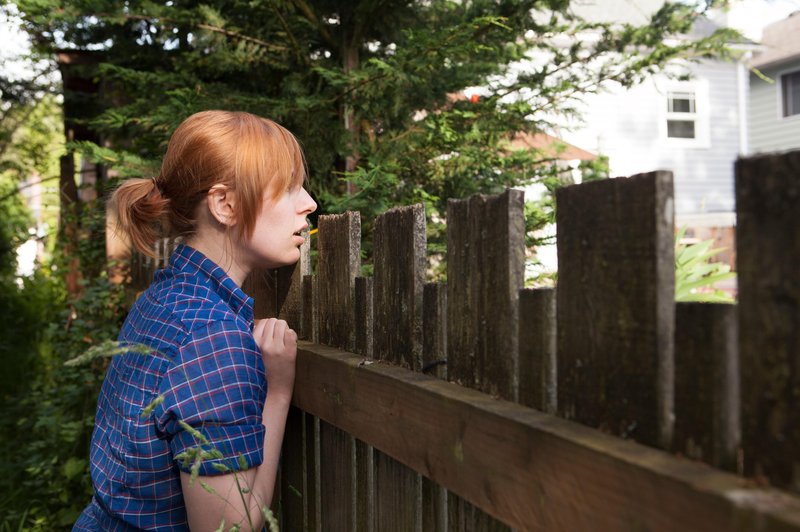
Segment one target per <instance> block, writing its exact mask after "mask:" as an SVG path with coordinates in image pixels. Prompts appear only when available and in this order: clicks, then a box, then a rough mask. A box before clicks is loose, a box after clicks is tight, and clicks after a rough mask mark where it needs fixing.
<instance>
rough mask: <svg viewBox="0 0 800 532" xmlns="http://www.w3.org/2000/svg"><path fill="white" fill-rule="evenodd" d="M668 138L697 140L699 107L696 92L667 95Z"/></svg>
mask: <svg viewBox="0 0 800 532" xmlns="http://www.w3.org/2000/svg"><path fill="white" fill-rule="evenodd" d="M667 137H669V138H673V139H694V138H697V107H696V98H695V93H694V92H689V91H684V92H668V93H667Z"/></svg>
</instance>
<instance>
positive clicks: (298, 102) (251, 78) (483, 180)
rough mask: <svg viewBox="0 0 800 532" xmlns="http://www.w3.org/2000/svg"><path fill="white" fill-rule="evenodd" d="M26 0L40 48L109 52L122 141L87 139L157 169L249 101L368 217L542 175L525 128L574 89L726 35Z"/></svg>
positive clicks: (460, 17) (432, 8) (389, 9)
mask: <svg viewBox="0 0 800 532" xmlns="http://www.w3.org/2000/svg"><path fill="white" fill-rule="evenodd" d="M19 5H20V9H21V10H22V11H23V12H24V13H25V20H26V23H27V25H28V27H29V29H30V31H32V32H34V33H35V34H36V35H39V36H40V39H39V41H38V42H39V43H40V46H42V47H45V48H46V47H47V43H48V39H50V42H51V46H54V45H55V43H54V40H55V38H54V35H56V33H59V34H63V39H64V41H65V42H68V43H71V44H73V45H74V46H75V47H77V48H94V49H98V48H101V49H103V58H104V63H103V64H102V65H100V66H99V69H98V70H97V71H96V72H95V74H93V75H95V76H98V77H101V78H102V79H103V80H104V86H105V87H107V88H106V90H105V92H104V96H105V101H104V102H103V103H101V104H96V106H95V110H94V113H90V115H88V116H87V120H89V121H90V124H91V125H92V127H93V128H94V129H95V130H96V131H97V132H98V133H100V134H101V135H102V136H103V138H104V139H105V140H106V141H107V142H108V143H110V144H111V145H112V146H113V149H114V151H115V152H116V154H114V153H113V152H111V151H109V149H108V148H102V149H101V148H90V147H88V146H87V145H85V144H84V145H82V146H81V149H83V150H86V151H90V152H92V153H93V155H94V156H95V157H100V158H102V159H104V160H105V162H107V163H108V164H109V165H110V166H113V167H114V168H115V169H117V170H118V171H120V172H121V173H123V174H124V175H131V174H144V175H147V173H149V172H153V171H154V169H155V168H157V167H158V164H157V160H158V159H159V158H160V157H161V155H162V154H163V151H164V147H165V145H166V140H167V138H168V136H169V134H170V132H171V131H172V130H173V129H174V128H175V126H177V124H178V123H179V122H180V121H181V120H182V119H183V118H185V117H186V116H188V115H189V114H191V113H193V112H196V111H200V110H204V109H209V108H217V109H236V110H245V111H251V112H254V113H257V114H261V115H264V116H269V117H272V118H274V119H276V120H278V121H279V122H281V123H283V124H284V125H286V126H287V127H289V129H291V130H292V131H293V132H295V133H296V134H297V136H298V137H299V138H300V140H301V142H302V143H303V145H304V149H305V152H306V155H307V160H308V166H309V169H310V175H311V179H310V184H311V188H312V190H313V192H315V194H316V195H317V197H318V198H320V199H321V200H322V202H321V203H322V207H323V209H324V210H325V211H326V212H341V211H343V210H346V209H351V210H359V211H361V213H362V218H363V219H364V220H371V219H374V217H375V215H377V214H379V213H380V212H383V211H384V210H385V209H386V208H387V207H388V206H393V205H405V204H410V203H415V202H418V201H422V202H423V203H425V205H426V208H427V209H428V211H429V213H433V212H436V213H438V215H439V216H440V217H441V216H443V215H444V213H445V206H446V205H445V202H446V199H447V198H452V197H465V196H468V195H470V194H473V193H476V192H482V193H493V192H497V191H499V190H501V189H502V188H504V187H507V186H517V185H526V184H530V183H534V182H540V181H542V180H545V179H548V177H549V176H550V175H552V174H553V173H554V172H555V170H553V168H552V166H553V163H554V162H555V161H554V156H553V154H546V153H541V152H537V151H536V150H520V151H515V152H512V151H511V150H509V149H507V146H508V143H509V141H511V140H512V138H513V137H514V135H515V134H516V133H518V132H531V133H533V132H538V131H548V130H550V129H552V127H553V126H554V125H557V124H559V123H560V121H561V120H562V119H564V118H570V117H574V116H575V115H576V111H575V109H576V106H575V104H576V102H577V101H578V100H579V99H580V98H581V96H582V95H586V94H589V93H593V92H597V91H599V90H602V86H603V84H604V83H618V84H621V85H623V86H630V85H633V84H635V83H638V82H640V81H642V80H643V79H644V78H646V77H647V76H649V75H651V74H653V73H656V72H662V71H664V70H665V67H666V65H668V64H670V63H671V62H674V60H676V59H684V60H687V61H695V60H698V59H701V58H703V57H708V56H712V55H717V56H720V55H721V56H724V55H725V54H727V53H728V52H727V51H726V50H725V48H724V42H725V41H727V40H730V39H731V38H732V37H733V35H732V34H731V33H730V32H727V31H720V32H718V33H716V34H714V35H713V36H711V37H708V38H704V39H700V40H696V41H680V40H678V41H672V42H677V44H667V42H668V41H667V40H666V38H667V37H669V36H674V35H678V34H687V33H688V30H689V29H690V28H691V25H692V24H693V22H694V21H695V20H696V19H697V17H698V16H700V15H701V14H702V12H703V10H705V9H707V8H708V7H709V6H708V5H706V3H702V4H700V5H699V6H697V5H691V4H690V3H674V4H672V3H670V4H665V5H664V6H663V7H662V8H661V9H660V10H658V11H657V12H656V13H655V14H654V15H653V17H652V20H651V22H650V24H647V25H644V26H642V27H633V26H629V25H621V26H620V25H611V24H599V23H591V24H590V23H587V22H585V21H582V20H580V19H578V18H577V17H575V16H574V15H573V12H572V10H571V8H570V5H569V2H567V1H564V0H545V1H541V0H523V1H517V2H495V1H490V0H474V1H471V2H452V1H449V0H433V1H424V2H423V1H408V0H390V1H383V2H375V1H373V0H358V1H342V0H297V1H293V2H278V1H274V0H269V1H265V2H258V3H240V2H235V1H232V0H220V1H219V2H216V3H215V4H213V5H212V4H196V3H192V2H188V1H185V0H179V1H175V2H168V3H161V4H158V3H152V2H147V1H144V0H131V1H130V2H125V3H124V4H120V3H119V2H114V1H112V0H70V1H69V2H67V1H66V0H22V1H21V2H20V3H19ZM588 34H591V35H593V37H592V38H586V35H588ZM530 58H534V59H533V60H530V61H529V62H528V63H527V66H526V67H525V68H523V69H520V68H518V66H519V65H520V61H523V60H528V59H530ZM536 58H538V59H536ZM675 75H679V76H680V75H681V72H680V71H677V73H676V74H675ZM470 87H483V89H482V94H483V97H482V98H481V99H480V100H479V101H477V102H473V101H469V100H467V99H465V98H464V97H463V91H465V90H467V89H469V88H470ZM550 221H552V219H551V220H550ZM364 229H365V230H364V236H365V240H367V241H368V240H369V239H368V235H369V226H365V228H364ZM432 233H433V234H434V236H435V234H436V231H432Z"/></svg>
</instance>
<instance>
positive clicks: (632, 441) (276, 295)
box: [246, 152, 800, 532]
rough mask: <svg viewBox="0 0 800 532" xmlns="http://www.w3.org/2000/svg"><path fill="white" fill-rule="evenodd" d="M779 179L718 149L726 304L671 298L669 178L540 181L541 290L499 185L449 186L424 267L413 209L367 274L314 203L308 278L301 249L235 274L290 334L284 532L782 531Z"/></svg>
mask: <svg viewBox="0 0 800 532" xmlns="http://www.w3.org/2000/svg"><path fill="white" fill-rule="evenodd" d="M798 176H800V152H792V153H786V154H778V155H769V156H759V157H754V158H750V159H743V160H740V161H738V162H737V165H736V197H737V205H738V225H737V250H736V256H737V261H738V268H737V269H738V283H739V294H740V299H739V304H738V305H720V304H700V303H681V304H677V305H676V304H675V302H674V255H673V254H674V251H673V250H674V247H673V246H674V241H673V239H674V227H673V183H672V175H671V173H669V172H654V173H650V174H642V175H637V176H633V177H630V178H618V179H612V180H605V181H600V182H592V183H586V184H581V185H575V186H571V187H567V188H565V189H561V190H559V191H558V193H557V196H556V200H557V213H558V220H557V222H558V225H557V227H558V229H557V231H558V235H557V236H558V260H559V276H558V285H557V288H555V289H524V288H523V287H522V284H523V279H522V272H523V260H524V255H523V252H524V247H523V246H524V223H523V222H524V220H523V197H522V193H521V192H518V191H507V192H505V193H503V194H500V195H498V196H475V197H472V198H469V199H465V200H451V201H450V203H449V205H448V212H447V238H448V247H447V249H448V256H447V283H425V271H424V268H425V245H426V243H425V227H424V213H423V209H422V207H421V206H411V207H402V208H397V209H392V210H390V211H388V212H387V213H385V214H383V215H382V216H381V217H379V218H378V219H377V220H376V222H375V239H374V276H373V277H369V278H365V277H359V275H358V274H359V270H360V248H359V245H360V236H361V235H360V218H359V215H358V213H346V214H343V215H336V216H323V217H321V218H320V223H319V235H318V237H317V238H318V239H317V248H318V254H317V262H316V268H315V270H316V274H315V275H311V267H310V261H309V244H308V242H307V244H306V245H305V246H304V248H303V254H302V259H301V261H300V263H299V264H298V265H297V266H295V267H293V268H290V269H285V270H280V271H276V272H256V273H255V274H254V275H253V276H251V278H250V279H249V280H248V282H247V284H246V290H247V291H248V293H250V294H251V295H253V296H254V297H256V301H257V314H258V315H259V316H262V317H263V316H267V315H281V316H283V317H285V318H286V319H287V320H288V321H289V322H290V324H291V325H292V326H293V327H294V328H295V329H296V330H298V331H299V333H300V335H301V338H304V339H305V340H307V341H306V342H303V343H302V345H301V349H300V352H299V354H298V374H297V381H296V391H295V397H294V407H293V409H292V411H291V413H290V418H289V422H288V425H287V432H286V441H285V444H284V453H283V457H284V458H283V464H282V469H281V473H280V483H281V488H282V489H281V490H280V508H281V520H282V524H283V527H284V529H285V530H309V531H322V530H324V531H329V530H332V531H338V530H348V531H349V530H357V531H362V530H365V531H366V530H375V531H381V532H383V531H394V530H397V531H413V530H425V531H428V530H432V531H443V530H475V531H488V530H509V529H510V528H511V527H513V528H514V529H519V530H548V531H549V530H570V531H571V530H614V531H616V530H709V531H711V530H714V531H717V530H793V531H800V498H798V497H797V496H796V495H795V494H794V492H797V491H800V371H798V368H800V335H798V331H800V268H798V267H797V264H798V263H800V215H798V213H799V212H800V179H798ZM423 370H424V373H423ZM724 470H727V471H724ZM737 471H738V472H741V471H743V472H744V473H745V475H746V476H738V475H736V474H735V473H736V472H737ZM768 484H771V485H772V486H774V487H767V485H768Z"/></svg>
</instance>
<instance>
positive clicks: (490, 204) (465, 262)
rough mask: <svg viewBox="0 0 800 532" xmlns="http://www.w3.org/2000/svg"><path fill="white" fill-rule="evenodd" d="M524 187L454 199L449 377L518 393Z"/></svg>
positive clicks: (450, 209) (503, 393) (450, 211)
mask: <svg viewBox="0 0 800 532" xmlns="http://www.w3.org/2000/svg"><path fill="white" fill-rule="evenodd" d="M523 211H524V200H523V193H522V192H521V191H518V190H507V191H506V192H504V193H502V194H499V195H497V196H483V195H476V196H472V197H471V198H468V199H465V200H449V201H448V203H447V374H448V378H449V379H451V380H453V381H455V382H458V383H460V384H463V385H464V386H468V387H471V388H475V389H478V390H481V391H484V392H486V393H490V394H492V395H498V396H500V397H503V398H505V399H509V400H516V398H517V379H518V373H517V356H518V348H517V326H518V324H517V321H518V314H519V313H518V311H519V309H518V297H519V289H520V288H522V283H523V263H524V248H525V246H524V234H525V217H524V213H523Z"/></svg>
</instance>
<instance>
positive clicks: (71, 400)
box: [0, 275, 124, 531]
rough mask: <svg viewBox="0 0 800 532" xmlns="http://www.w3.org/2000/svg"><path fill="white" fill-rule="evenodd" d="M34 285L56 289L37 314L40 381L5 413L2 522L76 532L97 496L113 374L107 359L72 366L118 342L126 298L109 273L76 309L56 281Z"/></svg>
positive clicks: (0, 448) (1, 415) (1, 413)
mask: <svg viewBox="0 0 800 532" xmlns="http://www.w3.org/2000/svg"><path fill="white" fill-rule="evenodd" d="M31 286H32V287H38V289H39V290H42V289H43V287H45V286H47V287H49V292H48V294H47V295H48V296H49V298H48V299H47V301H46V305H45V306H42V307H38V308H37V310H38V311H39V313H40V314H39V317H38V320H36V321H35V323H36V327H38V337H37V339H38V340H39V341H38V342H37V344H38V345H35V346H34V348H35V350H34V351H33V353H34V355H35V357H36V372H35V375H34V376H33V377H32V378H30V380H28V381H26V382H25V389H24V390H23V391H22V392H21V393H19V394H17V395H16V396H13V397H8V398H6V399H8V400H7V401H4V402H3V406H2V407H1V408H0V424H2V427H0V432H1V433H2V435H3V436H2V439H0V452H2V453H3V456H4V457H5V460H4V461H3V464H2V466H0V468H2V471H0V491H2V492H3V493H4V494H7V496H4V500H3V503H2V505H0V521H2V522H6V523H19V525H20V527H21V528H24V529H26V530H42V531H50V530H69V529H70V528H71V527H72V524H73V523H74V522H75V519H77V517H78V514H79V513H80V511H81V510H82V509H83V507H84V506H86V504H87V503H88V501H89V500H90V498H91V485H90V482H89V475H88V458H87V451H88V448H89V437H90V435H91V429H92V427H93V425H94V414H95V406H96V398H97V392H98V390H99V387H100V384H101V382H102V378H103V375H104V373H105V371H104V364H103V362H102V360H100V361H96V362H94V363H93V364H92V365H91V367H90V368H89V370H87V368H85V367H72V366H65V365H64V362H65V361H66V360H68V359H71V358H75V357H77V356H79V355H81V354H83V353H84V352H85V351H86V349H87V347H90V346H93V345H96V344H102V343H103V342H104V341H108V340H111V339H112V338H114V337H116V335H117V333H118V332H119V327H120V326H121V318H122V316H123V315H124V311H123V309H122V307H121V301H122V292H121V288H120V287H118V286H113V285H111V284H109V283H108V280H107V279H106V278H105V276H102V275H101V276H98V277H97V278H96V279H94V280H92V281H91V282H87V283H86V284H85V286H84V293H83V296H82V297H81V298H80V299H78V300H75V301H72V302H70V303H69V304H67V303H68V302H67V300H66V297H65V293H64V291H63V287H61V285H60V283H59V282H58V281H57V280H56V279H52V280H51V284H50V285H47V284H44V283H42V281H41V280H34V281H32V282H31ZM65 307H66V308H65ZM45 309H50V311H49V313H48V312H44V310H45ZM59 309H64V310H59Z"/></svg>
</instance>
